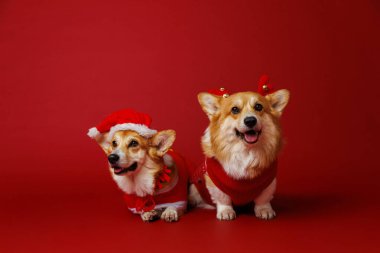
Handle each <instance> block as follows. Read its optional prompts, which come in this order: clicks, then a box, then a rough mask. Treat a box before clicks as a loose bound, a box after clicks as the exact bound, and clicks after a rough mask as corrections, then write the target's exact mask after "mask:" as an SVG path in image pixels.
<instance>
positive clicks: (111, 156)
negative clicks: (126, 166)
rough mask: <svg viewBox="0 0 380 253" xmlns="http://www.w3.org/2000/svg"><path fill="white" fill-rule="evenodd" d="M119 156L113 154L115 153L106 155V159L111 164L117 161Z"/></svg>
mask: <svg viewBox="0 0 380 253" xmlns="http://www.w3.org/2000/svg"><path fill="white" fill-rule="evenodd" d="M119 158H120V157H119V156H118V155H115V154H111V155H109V156H108V161H109V162H110V163H112V164H114V163H116V162H117V161H119Z"/></svg>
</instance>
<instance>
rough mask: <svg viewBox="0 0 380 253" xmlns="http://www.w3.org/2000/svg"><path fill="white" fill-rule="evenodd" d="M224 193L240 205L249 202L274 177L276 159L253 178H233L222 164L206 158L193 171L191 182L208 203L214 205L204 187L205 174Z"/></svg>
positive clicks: (235, 203)
mask: <svg viewBox="0 0 380 253" xmlns="http://www.w3.org/2000/svg"><path fill="white" fill-rule="evenodd" d="M206 173H207V175H208V176H209V177H210V178H211V180H212V182H213V183H214V184H215V185H216V186H217V187H218V188H219V189H220V190H221V191H222V192H224V193H226V194H227V195H228V196H230V198H231V200H232V203H233V204H234V205H236V206H242V205H246V204H249V203H251V202H252V201H253V200H254V199H255V198H256V197H258V196H259V195H260V193H261V192H262V191H263V190H264V189H265V188H267V187H268V186H269V185H270V183H272V181H273V180H274V179H275V177H276V173H277V161H275V162H274V163H273V164H272V165H271V166H270V167H269V168H267V169H265V170H264V171H263V172H262V173H261V174H260V175H259V176H258V177H255V178H253V179H240V180H237V179H233V178H231V177H230V176H228V175H227V173H226V171H225V170H224V169H223V167H222V165H221V164H220V163H219V162H218V161H217V160H216V159H215V158H206V159H205V162H204V163H203V164H202V165H201V166H200V167H199V168H198V169H197V170H196V171H195V173H194V174H193V175H192V177H191V182H192V183H193V184H194V185H195V186H196V187H197V189H198V191H199V193H200V195H201V196H202V198H203V200H204V201H205V202H206V203H207V204H209V205H215V204H214V203H213V201H212V200H211V196H210V193H209V191H208V189H207V187H206V182H205V178H204V176H205V174H206Z"/></svg>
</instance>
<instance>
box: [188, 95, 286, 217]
mask: <svg viewBox="0 0 380 253" xmlns="http://www.w3.org/2000/svg"><path fill="white" fill-rule="evenodd" d="M198 100H199V103H200V105H201V107H202V109H203V111H204V112H205V113H206V115H207V116H208V118H209V120H210V124H209V126H208V128H207V129H206V131H205V133H204V135H203V136H202V143H201V144H202V149H203V152H204V154H205V155H206V157H213V158H215V159H216V160H218V161H219V163H220V164H221V165H222V167H223V169H224V170H225V171H226V173H227V175H228V176H230V177H232V178H234V179H253V178H255V177H258V176H259V175H260V174H261V173H262V172H263V171H264V170H265V169H266V168H269V167H270V165H271V164H272V163H273V162H274V161H275V160H276V158H277V155H278V153H279V151H280V149H281V146H282V136H281V127H280V122H279V118H280V116H281V114H282V111H283V109H284V108H285V107H286V105H287V103H288V100H289V92H288V91H287V90H278V91H276V92H274V93H272V94H269V95H267V96H265V97H264V96H261V95H260V94H258V93H255V92H240V93H235V94H233V95H231V96H227V97H220V96H215V95H212V94H209V93H200V94H199V95H198ZM257 104H260V105H261V106H262V110H259V109H256V107H255V105H257ZM233 108H235V109H236V108H237V112H236V110H235V112H234V110H233ZM247 117H254V118H255V119H256V120H257V122H256V123H255V125H254V128H249V127H248V126H247V125H246V124H245V123H244V119H245V118H247ZM250 130H254V132H255V134H254V136H255V138H254V139H252V138H251V140H252V141H249V140H250V137H247V136H248V135H247V133H248V132H249V131H250ZM250 135H251V136H252V133H251V134H250ZM205 181H206V186H207V189H208V190H209V192H210V195H211V199H212V200H213V202H214V203H215V204H216V208H217V218H218V219H221V220H231V219H234V218H235V217H236V215H235V211H234V210H233V207H232V202H231V199H230V198H229V196H228V195H226V194H225V193H223V192H222V191H221V190H219V189H218V188H217V187H216V185H215V184H214V182H212V180H211V179H210V178H209V177H208V176H207V174H206V175H205ZM190 190H191V192H190V195H189V200H190V203H193V204H197V205H200V206H204V204H205V203H204V202H203V201H202V199H201V197H200V195H199V193H198V192H197V190H196V187H190ZM274 191H275V180H274V181H273V183H272V184H271V185H270V187H268V188H267V189H265V190H264V191H263V192H262V194H261V195H260V196H259V197H258V198H257V203H256V207H255V213H256V216H257V217H259V218H263V219H271V218H273V217H274V216H275V212H274V211H273V209H272V208H271V205H270V200H271V198H272V195H273V193H274ZM252 201H255V202H256V199H255V200H252Z"/></svg>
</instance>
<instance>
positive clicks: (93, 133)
mask: <svg viewBox="0 0 380 253" xmlns="http://www.w3.org/2000/svg"><path fill="white" fill-rule="evenodd" d="M87 135H88V136H89V137H90V138H92V139H95V138H96V137H98V136H99V135H100V132H99V131H98V129H97V128H96V127H92V128H90V129H88V133H87Z"/></svg>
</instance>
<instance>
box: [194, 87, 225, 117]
mask: <svg viewBox="0 0 380 253" xmlns="http://www.w3.org/2000/svg"><path fill="white" fill-rule="evenodd" d="M198 101H199V104H200V105H201V107H202V110H203V111H204V112H205V113H206V114H207V116H208V117H209V118H211V117H212V116H214V115H215V114H217V113H218V112H219V108H220V104H219V97H217V96H214V95H211V94H210V93H207V92H202V93H199V94H198Z"/></svg>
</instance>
